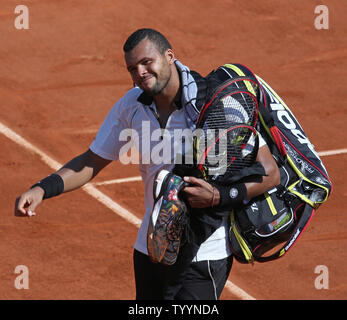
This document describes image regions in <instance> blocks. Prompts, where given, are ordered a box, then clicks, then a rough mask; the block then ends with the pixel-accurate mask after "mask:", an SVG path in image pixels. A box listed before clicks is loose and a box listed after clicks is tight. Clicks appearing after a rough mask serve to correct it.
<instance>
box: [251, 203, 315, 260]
mask: <svg viewBox="0 0 347 320" xmlns="http://www.w3.org/2000/svg"><path fill="white" fill-rule="evenodd" d="M304 204H305V208H304V211H303V213H302V215H301V218H300V220H299V222H298V224H297V226H296V227H295V229H294V231H293V232H292V235H291V237H290V238H289V239H288V241H287V242H286V243H285V245H283V247H282V248H281V249H279V250H278V251H276V252H275V253H273V254H272V255H270V256H267V257H261V256H257V255H254V253H253V257H254V259H255V260H256V261H258V262H267V261H272V260H275V259H278V258H280V257H282V256H284V255H285V254H286V253H287V251H288V250H289V249H290V248H291V247H292V246H293V244H294V243H295V242H296V241H297V240H298V238H299V237H300V235H301V234H302V232H303V231H304V230H305V229H306V227H307V225H308V223H309V222H310V221H311V219H312V218H313V215H314V213H315V209H314V208H313V207H312V206H310V205H309V204H308V203H304Z"/></svg>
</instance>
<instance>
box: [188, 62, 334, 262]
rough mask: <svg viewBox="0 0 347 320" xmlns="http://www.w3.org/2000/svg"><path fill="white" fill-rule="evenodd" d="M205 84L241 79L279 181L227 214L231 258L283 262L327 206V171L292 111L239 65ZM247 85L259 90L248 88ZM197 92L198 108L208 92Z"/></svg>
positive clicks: (329, 186)
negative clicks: (255, 108) (255, 110)
mask: <svg viewBox="0 0 347 320" xmlns="http://www.w3.org/2000/svg"><path fill="white" fill-rule="evenodd" d="M193 76H194V74H193ZM195 78H196V79H197V77H196V76H195ZM206 78H207V79H209V78H210V79H211V78H212V79H213V81H205V83H207V87H208V86H209V83H214V84H215V83H216V82H220V83H223V82H228V81H229V82H230V79H231V78H232V79H233V78H238V79H240V78H244V79H245V81H244V87H245V88H246V89H248V90H250V91H252V90H256V91H257V92H255V93H256V96H257V98H258V104H259V118H258V123H257V129H258V131H259V132H260V133H261V135H262V137H263V138H264V139H265V141H266V142H267V145H268V146H269V148H270V151H271V153H272V155H273V157H274V159H275V161H276V163H277V165H278V168H279V171H280V175H281V183H280V185H278V186H277V187H276V188H274V189H272V190H269V191H267V192H265V193H264V194H262V195H260V196H258V197H256V198H254V199H252V200H251V201H249V202H248V203H246V204H245V205H243V206H241V207H239V208H235V209H234V210H233V211H232V212H231V215H230V219H231V227H230V232H229V237H230V244H231V248H232V251H233V253H234V256H235V257H236V259H237V260H238V261H239V262H241V263H253V262H254V261H258V262H266V261H271V260H275V259H278V258H280V257H283V256H284V255H285V253H286V252H287V251H288V250H289V249H290V248H291V247H292V246H293V244H294V243H295V242H296V241H297V239H298V238H299V236H300V235H301V234H302V232H303V231H304V230H305V228H306V227H307V225H308V223H309V221H310V220H311V218H312V217H313V215H314V212H315V210H317V208H318V207H319V206H320V205H321V204H322V203H324V202H325V201H326V200H327V198H328V196H329V194H330V191H331V189H332V184H331V181H330V179H329V177H328V174H327V171H326V169H325V167H324V165H323V163H322V161H321V159H320V158H319V156H318V154H317V152H316V151H315V150H314V146H313V145H312V144H311V142H310V141H309V139H308V138H307V136H306V134H305V132H304V130H303V129H302V127H301V125H300V124H299V122H298V121H297V119H296V118H295V117H294V115H293V113H292V112H291V110H290V109H289V108H288V106H287V105H286V104H285V103H284V101H283V100H282V99H281V98H280V97H279V96H278V95H277V94H276V92H275V91H274V90H273V89H272V88H271V87H270V86H269V85H268V84H267V83H266V82H265V81H264V80H262V79H261V78H260V77H258V76H256V75H254V74H253V73H252V72H251V71H250V70H249V69H248V68H247V67H245V66H243V65H240V64H225V65H223V66H221V67H219V68H218V69H216V70H214V71H213V72H211V73H210V74H209V75H208V76H207V77H206ZM249 81H252V82H253V83H256V84H257V86H255V87H254V86H250V85H249ZM200 82H201V81H200ZM239 83H240V82H239ZM198 87H200V89H199V90H198V97H197V103H198V104H200V105H201V101H200V100H203V99H204V97H205V95H206V93H205V92H204V91H205V90H206V88H204V87H203V86H201V85H199V83H198ZM205 87H206V86H205ZM207 90H208V89H207ZM253 93H254V92H253ZM199 101H200V102H199Z"/></svg>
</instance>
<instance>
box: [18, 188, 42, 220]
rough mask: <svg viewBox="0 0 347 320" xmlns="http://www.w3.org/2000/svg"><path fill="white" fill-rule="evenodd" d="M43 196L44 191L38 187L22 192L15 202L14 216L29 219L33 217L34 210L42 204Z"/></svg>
mask: <svg viewBox="0 0 347 320" xmlns="http://www.w3.org/2000/svg"><path fill="white" fill-rule="evenodd" d="M43 196H44V191H43V189H42V188H40V187H35V188H33V189H29V190H28V191H26V192H24V193H23V194H22V195H21V196H20V197H19V198H17V200H16V205H15V215H16V216H23V215H28V216H29V217H31V216H35V215H36V212H35V209H36V207H37V206H38V205H39V204H40V203H41V202H42V199H43Z"/></svg>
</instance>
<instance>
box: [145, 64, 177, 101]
mask: <svg viewBox="0 0 347 320" xmlns="http://www.w3.org/2000/svg"><path fill="white" fill-rule="evenodd" d="M155 78H156V82H155V84H154V86H153V87H152V88H149V89H143V88H141V89H142V90H143V91H144V92H145V93H146V94H147V95H149V96H151V97H153V96H156V95H157V94H159V93H161V92H162V91H163V90H164V89H165V88H166V86H167V84H168V83H169V81H170V79H171V69H168V72H167V73H166V74H165V75H160V76H158V77H155Z"/></svg>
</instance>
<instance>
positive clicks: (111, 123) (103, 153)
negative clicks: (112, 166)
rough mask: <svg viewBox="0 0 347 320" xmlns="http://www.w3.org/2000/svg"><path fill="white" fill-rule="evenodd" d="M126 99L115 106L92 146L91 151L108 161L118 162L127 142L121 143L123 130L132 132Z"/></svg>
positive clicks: (122, 99)
mask: <svg viewBox="0 0 347 320" xmlns="http://www.w3.org/2000/svg"><path fill="white" fill-rule="evenodd" d="M124 100H126V99H124V97H123V98H121V99H120V100H118V102H117V103H116V104H115V105H114V106H113V108H112V109H111V111H110V112H109V113H108V115H107V117H106V118H105V120H104V122H103V123H102V125H101V127H100V129H99V131H98V133H97V135H96V137H95V139H94V140H93V142H92V144H91V145H90V147H89V148H90V150H91V151H93V152H94V153H95V154H97V155H98V156H100V157H102V158H104V159H107V160H117V159H118V158H119V153H120V149H121V148H122V146H124V145H125V144H126V143H127V141H120V139H119V137H120V134H121V132H122V131H123V130H125V129H128V130H130V128H129V127H130V125H129V124H128V119H127V117H126V114H127V112H125V110H124V109H125V105H124V104H126V101H124ZM129 109H131V108H128V110H129Z"/></svg>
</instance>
